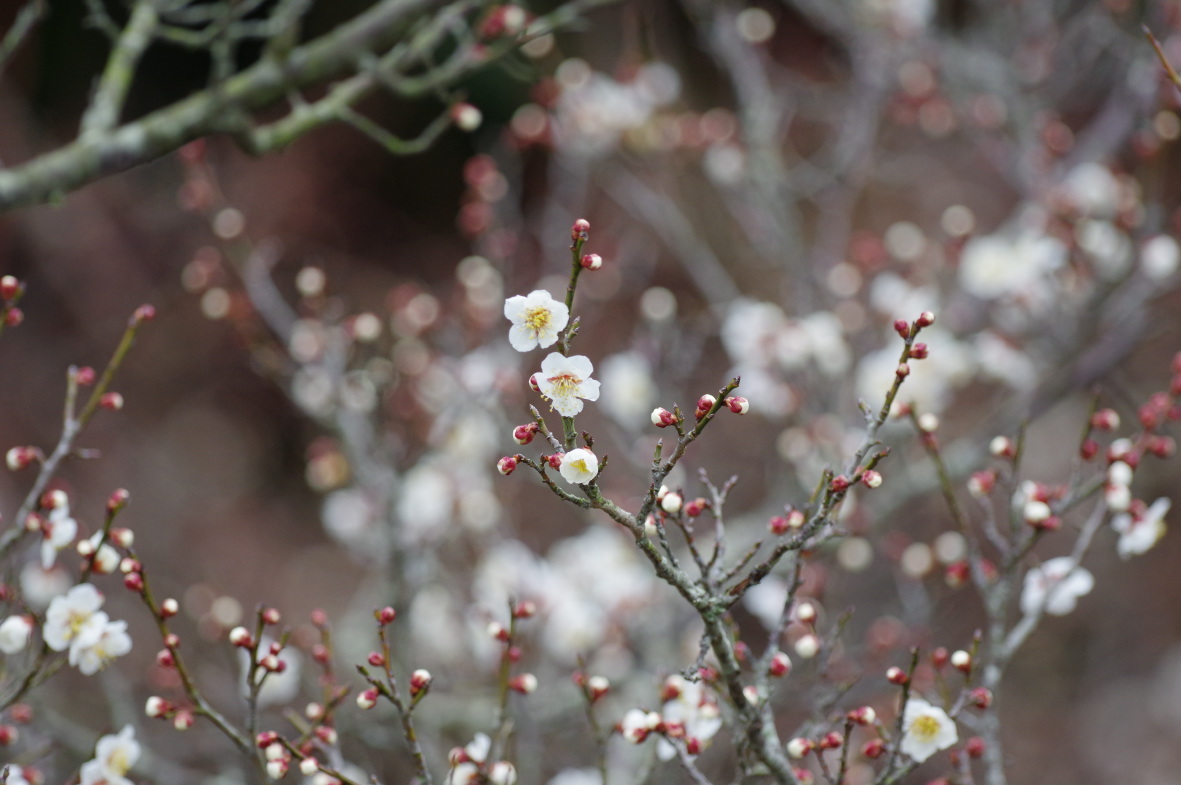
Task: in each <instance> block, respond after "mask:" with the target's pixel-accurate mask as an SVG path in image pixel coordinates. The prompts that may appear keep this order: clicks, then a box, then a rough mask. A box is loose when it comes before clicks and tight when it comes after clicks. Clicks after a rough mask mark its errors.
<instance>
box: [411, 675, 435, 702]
mask: <svg viewBox="0 0 1181 785" xmlns="http://www.w3.org/2000/svg"><path fill="white" fill-rule="evenodd" d="M430 686H431V672H430V671H428V670H425V669H423V668H419V669H418V670H416V671H414V673H412V674H410V696H411V697H418V695H419V694H421V693H423V692H426V690H427V688H428V687H430Z"/></svg>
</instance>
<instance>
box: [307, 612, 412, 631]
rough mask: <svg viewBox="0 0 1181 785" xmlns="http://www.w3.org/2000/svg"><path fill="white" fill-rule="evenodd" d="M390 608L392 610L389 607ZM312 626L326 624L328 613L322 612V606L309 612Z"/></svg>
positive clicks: (319, 626)
mask: <svg viewBox="0 0 1181 785" xmlns="http://www.w3.org/2000/svg"><path fill="white" fill-rule="evenodd" d="M391 610H393V609H392V608H391ZM310 618H311V620H312V626H313V627H315V628H316V629H317V630H322V629H324V628H325V627H327V626H328V614H327V613H325V612H324V609H323V608H316V609H315V610H313V611H312V612H311V614H310Z"/></svg>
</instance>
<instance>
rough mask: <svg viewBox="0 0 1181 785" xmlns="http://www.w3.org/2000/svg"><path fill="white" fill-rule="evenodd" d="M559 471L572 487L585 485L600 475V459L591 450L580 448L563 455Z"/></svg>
mask: <svg viewBox="0 0 1181 785" xmlns="http://www.w3.org/2000/svg"><path fill="white" fill-rule="evenodd" d="M558 471H560V472H561V473H562V479H563V480H565V481H566V482H568V483H570V484H572V485H585V484H587V483H588V482H590V481H591V480H593V479H594V478H595V477H596V476H597V475H598V473H599V459H598V457H597V456H596V455H595V454H594V453H593V452H591V451H590V450H586V449H583V448H582V447H579V448H578V449H576V450H571V451H570V452H567V453H563V455H562V463H561V466H559V467H558Z"/></svg>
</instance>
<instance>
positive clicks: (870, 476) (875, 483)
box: [861, 469, 882, 488]
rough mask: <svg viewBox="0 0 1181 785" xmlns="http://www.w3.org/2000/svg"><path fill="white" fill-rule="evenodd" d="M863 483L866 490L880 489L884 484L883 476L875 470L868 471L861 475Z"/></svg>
mask: <svg viewBox="0 0 1181 785" xmlns="http://www.w3.org/2000/svg"><path fill="white" fill-rule="evenodd" d="M861 483H862V484H863V485H864V486H865V487H866V488H878V487H881V484H882V475H881V474H879V473H878V472H877V471H875V470H873V469H869V470H867V471H866V472H865V473H864V474H862V475H861Z"/></svg>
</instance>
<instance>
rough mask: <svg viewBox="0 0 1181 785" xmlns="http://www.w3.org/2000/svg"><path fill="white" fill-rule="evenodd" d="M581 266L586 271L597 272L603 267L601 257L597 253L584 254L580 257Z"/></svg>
mask: <svg viewBox="0 0 1181 785" xmlns="http://www.w3.org/2000/svg"><path fill="white" fill-rule="evenodd" d="M582 266H583V267H584V268H585V269H587V270H591V271H594V270H597V269H599V268H600V267H602V266H603V257H601V256H599V255H598V254H597V253H588V254H584V255H583V257H582Z"/></svg>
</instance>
